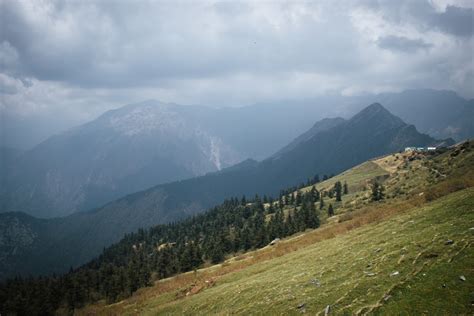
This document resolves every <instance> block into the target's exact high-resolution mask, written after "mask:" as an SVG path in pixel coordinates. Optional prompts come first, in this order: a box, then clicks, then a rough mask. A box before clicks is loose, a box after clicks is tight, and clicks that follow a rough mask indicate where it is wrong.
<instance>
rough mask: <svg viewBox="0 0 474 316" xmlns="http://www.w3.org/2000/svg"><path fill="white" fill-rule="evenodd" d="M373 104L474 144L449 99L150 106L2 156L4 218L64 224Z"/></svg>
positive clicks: (471, 114) (417, 93)
mask: <svg viewBox="0 0 474 316" xmlns="http://www.w3.org/2000/svg"><path fill="white" fill-rule="evenodd" d="M374 99H378V100H381V101H382V102H383V104H384V105H385V106H386V108H387V109H388V110H389V111H391V112H392V113H394V114H395V115H397V116H399V117H400V118H402V119H403V120H404V121H406V122H408V123H410V124H414V125H415V126H416V127H417V128H418V129H419V130H420V131H421V132H424V133H428V134H429V135H430V136H432V137H435V138H447V137H452V138H454V139H455V140H461V139H465V138H469V137H472V136H473V135H474V127H473V124H472V123H471V122H472V121H473V120H474V104H473V103H472V102H473V101H472V100H470V101H467V100H465V99H463V98H461V97H459V96H458V95H456V94H455V93H454V92H450V91H436V90H409V91H404V92H400V93H383V94H379V95H366V96H358V97H345V96H324V97H318V98H314V99H310V100H303V101H291V100H287V101H281V102H272V103H268V104H258V105H254V106H247V107H242V108H210V107H205V106H181V105H176V104H169V103H161V102H157V101H152V100H150V101H145V102H141V103H137V104H133V105H128V106H125V107H122V108H119V109H117V110H112V111H109V112H106V113H104V114H103V115H102V116H100V117H99V118H97V119H96V120H94V121H91V122H89V123H87V124H84V125H81V126H79V127H76V128H73V129H71V130H69V131H67V132H64V133H62V134H58V135H56V136H53V137H50V138H49V139H47V140H46V141H45V142H43V143H41V144H39V145H37V146H35V147H34V148H33V149H31V150H27V151H25V152H23V153H19V154H15V155H12V154H11V153H12V150H11V149H8V150H2V154H1V156H2V157H1V158H0V159H1V160H2V168H1V169H0V178H1V179H2V186H1V187H0V212H7V211H21V212H26V213H28V214H30V215H33V216H35V217H42V218H52V217H57V216H66V215H69V214H72V213H75V212H78V211H86V210H90V209H93V208H97V207H100V206H101V205H103V204H105V203H108V202H111V201H113V200H115V199H117V198H120V197H122V196H125V195H127V194H131V193H133V192H138V191H140V190H144V189H146V188H149V187H152V186H155V185H159V184H163V183H168V182H173V181H177V180H182V179H186V178H190V177H195V176H200V175H204V174H206V173H208V172H214V171H219V170H221V169H224V168H226V167H229V166H231V165H234V164H236V163H238V162H241V161H243V160H244V159H246V158H250V159H256V160H262V159H265V158H267V157H269V156H271V155H274V154H275V152H277V151H278V150H281V149H282V148H283V147H284V146H285V145H287V144H289V143H290V142H291V141H292V139H294V138H295V137H298V135H301V136H300V137H301V138H300V139H297V140H296V143H298V142H299V141H302V140H303V139H304V138H305V137H308V135H309V136H310V135H311V133H313V132H314V131H313V132H312V131H311V130H309V131H308V129H310V127H311V125H312V124H314V121H317V120H320V119H323V115H324V116H326V117H327V116H342V117H348V116H350V115H352V114H354V113H356V112H358V111H360V110H361V109H362V108H363V106H365V105H367V104H370V103H372V102H373V100H374ZM334 122H337V121H328V122H326V123H327V124H334ZM324 124H325V123H324V122H320V123H318V127H317V128H319V129H320V128H322V127H324V126H325V125H324ZM305 131H307V132H306V133H305ZM316 131H317V130H316ZM302 133H303V134H302ZM308 133H309V134H308ZM294 144H295V141H294V142H293V145H294ZM293 145H289V146H290V147H289V148H291V146H293ZM285 150H288V148H286V149H285ZM278 154H279V153H277V155H278ZM9 157H15V159H11V158H9ZM246 164H248V161H247V162H246Z"/></svg>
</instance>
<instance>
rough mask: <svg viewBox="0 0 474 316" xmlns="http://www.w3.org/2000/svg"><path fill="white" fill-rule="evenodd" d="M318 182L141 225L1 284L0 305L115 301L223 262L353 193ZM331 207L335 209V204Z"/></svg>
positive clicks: (21, 307) (46, 308)
mask: <svg viewBox="0 0 474 316" xmlns="http://www.w3.org/2000/svg"><path fill="white" fill-rule="evenodd" d="M327 178H328V177H327V176H324V179H327ZM317 182H319V177H318V176H315V177H314V178H313V179H311V180H308V181H307V183H306V184H301V185H300V186H299V187H298V188H297V187H293V188H289V189H287V190H282V191H281V193H280V195H279V197H278V199H276V200H273V199H272V198H268V197H267V196H264V197H262V198H261V197H259V196H258V195H256V196H255V197H254V198H252V199H250V200H247V199H246V198H245V197H241V198H231V199H228V200H225V201H224V202H223V203H222V204H221V205H219V206H216V207H214V208H212V209H210V210H208V211H207V212H205V213H203V214H201V215H197V216H194V217H191V218H188V219H186V220H184V221H180V222H175V223H170V224H166V225H158V226H155V227H152V228H150V229H146V230H145V229H140V230H138V231H137V232H136V233H131V234H127V235H125V237H124V238H123V239H122V240H121V241H120V242H118V243H117V244H114V245H112V246H110V247H108V248H106V249H104V251H103V253H102V254H101V255H100V256H99V257H98V258H96V259H94V260H92V261H91V262H89V263H87V264H85V265H83V266H81V267H79V268H77V269H72V268H71V269H70V271H69V272H68V273H67V274H65V275H61V276H56V275H53V276H50V277H38V278H20V277H17V278H14V279H10V280H7V281H6V282H4V283H3V284H2V285H1V287H0V304H1V305H0V311H2V312H3V313H6V314H8V313H16V314H30V315H31V314H52V313H54V312H55V311H56V310H58V309H59V308H63V309H65V310H69V311H73V310H74V309H75V308H80V307H82V306H83V305H84V304H87V303H90V302H95V301H98V300H100V299H105V300H106V301H107V302H108V303H112V302H115V301H117V300H120V299H123V298H125V297H128V296H130V295H132V294H133V293H134V292H135V291H136V290H137V289H139V288H141V287H145V286H149V285H151V284H152V282H153V281H154V280H157V279H163V278H166V277H169V276H173V275H176V274H178V273H182V272H187V271H192V270H194V269H197V268H199V267H201V266H203V265H204V264H205V263H207V264H215V263H219V262H222V261H223V260H224V259H225V257H226V256H228V255H231V254H235V253H239V252H245V251H248V250H251V249H258V248H261V247H264V246H266V245H268V244H269V243H270V242H271V241H272V240H274V239H276V238H282V237H285V236H289V235H292V234H294V233H297V232H301V231H304V230H306V229H308V228H317V227H319V225H320V220H319V212H320V209H322V208H323V206H324V201H323V197H324V196H326V195H329V196H330V197H332V196H333V195H335V196H336V198H339V199H340V197H341V195H342V194H344V193H347V187H346V186H345V185H344V186H343V185H342V184H341V183H340V182H336V184H335V185H334V188H333V189H332V190H330V191H329V192H326V191H324V192H318V190H317V189H316V187H315V185H314V184H315V183H317ZM305 186H311V189H310V190H307V191H306V192H305V193H303V192H302V191H301V190H300V189H301V188H303V187H305ZM343 188H344V189H343ZM328 213H329V214H328V215H329V216H331V215H333V214H334V212H333V208H332V205H330V207H329V208H328Z"/></svg>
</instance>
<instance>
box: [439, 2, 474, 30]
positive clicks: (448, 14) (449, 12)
mask: <svg viewBox="0 0 474 316" xmlns="http://www.w3.org/2000/svg"><path fill="white" fill-rule="evenodd" d="M432 25H433V26H434V27H437V28H439V29H440V30H442V31H444V32H447V33H451V34H454V35H457V36H472V35H473V25H474V10H473V9H471V8H459V7H456V6H447V7H446V11H445V12H442V13H437V14H435V15H434V16H433V17H432Z"/></svg>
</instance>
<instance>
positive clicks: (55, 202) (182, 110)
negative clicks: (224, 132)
mask: <svg viewBox="0 0 474 316" xmlns="http://www.w3.org/2000/svg"><path fill="white" fill-rule="evenodd" d="M187 110H188V109H187V108H186V107H181V106H177V105H173V104H163V103H157V102H155V101H147V102H143V103H140V104H135V105H131V106H126V107H123V108H120V109H118V110H113V111H109V112H106V113H105V114H103V115H101V116H100V117H99V118H97V119H96V120H94V121H92V122H90V123H87V124H84V125H82V126H79V127H77V128H74V129H71V130H69V131H67V132H65V133H63V134H61V135H57V136H54V137H52V138H50V139H49V140H47V141H45V142H44V143H42V144H40V145H39V146H37V147H35V148H34V149H33V150H31V151H29V152H27V153H26V154H24V155H23V156H21V159H19V160H18V161H17V162H15V163H13V165H12V168H11V169H10V170H8V173H7V175H6V178H7V180H6V181H7V184H6V185H5V186H4V187H3V189H2V190H3V192H1V193H2V199H1V203H0V206H1V211H12V210H21V211H25V212H28V213H30V214H32V215H35V216H40V217H53V216H64V215H68V214H70V213H73V212H75V211H79V210H82V211H83V210H87V209H90V208H93V207H96V206H97V205H101V204H104V203H106V202H108V201H110V200H113V199H116V198H119V197H121V196H123V195H126V194H129V193H131V192H135V191H139V190H143V189H146V188H148V187H150V186H153V185H157V184H160V183H165V182H171V181H175V180H179V179H184V178H190V177H194V176H198V175H203V174H205V173H207V172H212V171H218V170H220V169H222V168H225V167H227V166H230V165H233V164H235V163H236V162H239V161H240V160H241V159H242V157H240V155H239V154H238V153H237V152H236V151H235V150H234V149H232V148H231V146H229V145H227V144H225V143H224V142H223V141H222V140H221V139H220V138H219V137H218V136H216V135H215V134H212V133H211V132H209V131H208V130H206V129H205V127H204V126H202V125H199V124H198V123H197V122H195V121H194V120H193V119H192V118H190V116H189V115H188V113H187Z"/></svg>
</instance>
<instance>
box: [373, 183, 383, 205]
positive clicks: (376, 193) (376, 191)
mask: <svg viewBox="0 0 474 316" xmlns="http://www.w3.org/2000/svg"><path fill="white" fill-rule="evenodd" d="M384 191H385V188H384V187H383V185H381V184H380V183H379V182H378V181H375V182H374V183H373V184H372V201H380V200H382V199H383V198H384V197H385V194H384Z"/></svg>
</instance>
